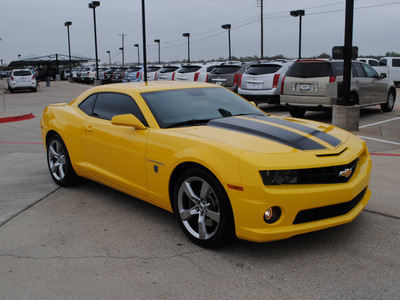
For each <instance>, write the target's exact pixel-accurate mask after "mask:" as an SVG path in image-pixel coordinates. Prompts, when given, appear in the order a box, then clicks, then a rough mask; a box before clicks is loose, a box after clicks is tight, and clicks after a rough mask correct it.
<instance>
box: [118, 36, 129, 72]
mask: <svg viewBox="0 0 400 300" xmlns="http://www.w3.org/2000/svg"><path fill="white" fill-rule="evenodd" d="M118 36H122V47H120V48H119V50H121V51H122V66H124V64H125V52H124V50H125V43H124V37H125V36H127V34H125V33H121V34H118Z"/></svg>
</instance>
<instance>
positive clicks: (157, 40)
mask: <svg viewBox="0 0 400 300" xmlns="http://www.w3.org/2000/svg"><path fill="white" fill-rule="evenodd" d="M154 42H155V43H157V44H158V64H159V65H160V64H161V59H160V40H159V39H156V40H154Z"/></svg>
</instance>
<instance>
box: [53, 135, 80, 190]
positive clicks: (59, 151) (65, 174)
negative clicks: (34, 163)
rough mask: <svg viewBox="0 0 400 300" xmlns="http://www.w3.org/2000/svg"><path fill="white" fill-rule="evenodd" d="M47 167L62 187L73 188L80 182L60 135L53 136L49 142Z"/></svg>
mask: <svg viewBox="0 0 400 300" xmlns="http://www.w3.org/2000/svg"><path fill="white" fill-rule="evenodd" d="M47 165H48V167H49V171H50V175H51V177H52V178H53V180H54V181H55V183H57V184H58V185H60V186H71V185H73V184H75V183H76V182H77V180H78V175H76V173H75V171H74V169H73V168H72V165H71V160H70V158H69V154H68V151H67V147H66V146H65V144H64V142H63V140H62V139H61V137H60V136H59V135H58V134H53V135H52V136H51V137H50V138H49V141H48V142H47Z"/></svg>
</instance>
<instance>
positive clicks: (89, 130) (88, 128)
mask: <svg viewBox="0 0 400 300" xmlns="http://www.w3.org/2000/svg"><path fill="white" fill-rule="evenodd" d="M84 128H85V131H86V132H93V127H92V126H90V125H87V126H84Z"/></svg>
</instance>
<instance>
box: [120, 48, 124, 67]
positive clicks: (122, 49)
mask: <svg viewBox="0 0 400 300" xmlns="http://www.w3.org/2000/svg"><path fill="white" fill-rule="evenodd" d="M119 50H121V51H122V66H124V47H119Z"/></svg>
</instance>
